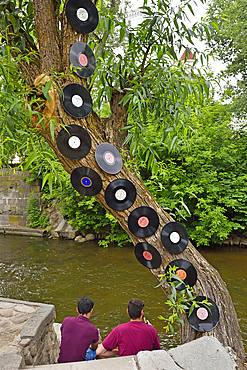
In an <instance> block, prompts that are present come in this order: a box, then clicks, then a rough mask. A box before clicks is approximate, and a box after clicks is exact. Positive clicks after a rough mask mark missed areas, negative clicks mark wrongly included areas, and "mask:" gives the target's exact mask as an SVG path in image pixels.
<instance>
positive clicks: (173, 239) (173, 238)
mask: <svg viewBox="0 0 247 370" xmlns="http://www.w3.org/2000/svg"><path fill="white" fill-rule="evenodd" d="M170 241H171V242H172V243H173V244H177V243H178V242H179V241H180V235H179V233H177V232H176V231H173V232H172V233H171V234H170Z"/></svg>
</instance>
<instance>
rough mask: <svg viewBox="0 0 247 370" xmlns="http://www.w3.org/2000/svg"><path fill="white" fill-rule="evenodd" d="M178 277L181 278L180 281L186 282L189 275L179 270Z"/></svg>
mask: <svg viewBox="0 0 247 370" xmlns="http://www.w3.org/2000/svg"><path fill="white" fill-rule="evenodd" d="M176 276H177V277H179V279H181V280H184V279H186V277H187V273H186V272H185V271H184V270H182V269H178V270H177V271H176Z"/></svg>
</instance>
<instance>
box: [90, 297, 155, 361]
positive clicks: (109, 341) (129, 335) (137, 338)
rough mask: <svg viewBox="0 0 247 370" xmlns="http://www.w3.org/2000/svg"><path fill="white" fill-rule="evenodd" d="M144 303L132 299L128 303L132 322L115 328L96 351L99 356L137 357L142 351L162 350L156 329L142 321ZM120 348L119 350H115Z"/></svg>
mask: <svg viewBox="0 0 247 370" xmlns="http://www.w3.org/2000/svg"><path fill="white" fill-rule="evenodd" d="M143 307H144V303H143V302H142V301H140V299H131V300H130V301H129V303H128V310H127V312H128V314H129V316H130V321H129V322H127V323H125V324H120V325H118V326H117V327H116V328H114V329H113V330H112V331H111V332H110V334H109V335H108V336H107V337H106V339H104V340H103V342H102V343H101V344H100V345H99V347H98V348H97V350H96V354H97V355H98V356H103V357H110V356H114V355H116V354H117V353H118V356H129V355H136V354H137V353H138V352H140V351H152V350H155V349H160V343H159V338H158V334H157V331H156V329H155V328H154V327H153V326H152V325H151V324H149V325H147V324H145V323H144V322H143V321H142V318H143ZM116 347H118V350H116V349H115V348H116Z"/></svg>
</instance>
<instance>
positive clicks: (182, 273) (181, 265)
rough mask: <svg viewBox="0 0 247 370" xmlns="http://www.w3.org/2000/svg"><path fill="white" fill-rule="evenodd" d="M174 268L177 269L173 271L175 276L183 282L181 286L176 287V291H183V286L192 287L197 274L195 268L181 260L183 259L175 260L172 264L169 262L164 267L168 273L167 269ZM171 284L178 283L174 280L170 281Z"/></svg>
mask: <svg viewBox="0 0 247 370" xmlns="http://www.w3.org/2000/svg"><path fill="white" fill-rule="evenodd" d="M170 266H171V267H173V266H176V267H178V269H177V270H176V271H175V275H177V276H178V277H179V278H180V279H181V280H183V282H184V283H183V284H181V285H179V286H178V287H177V289H178V290H183V289H185V285H189V286H191V287H192V286H193V285H195V283H196V280H197V272H196V269H195V267H194V266H193V265H192V263H190V262H189V261H186V260H183V259H177V260H174V261H172V262H170V263H169V264H168V265H167V266H166V272H168V271H169V267H170ZM172 282H174V283H175V285H177V284H178V283H180V282H179V281H178V280H176V279H172Z"/></svg>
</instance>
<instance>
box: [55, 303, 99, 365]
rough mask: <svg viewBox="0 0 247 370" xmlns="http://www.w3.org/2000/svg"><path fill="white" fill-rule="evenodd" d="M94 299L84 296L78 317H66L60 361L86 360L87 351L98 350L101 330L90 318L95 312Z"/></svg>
mask: <svg viewBox="0 0 247 370" xmlns="http://www.w3.org/2000/svg"><path fill="white" fill-rule="evenodd" d="M93 306H94V301H93V300H92V299H90V298H87V297H85V296H83V297H82V298H80V299H79V301H78V306H77V312H78V313H79V315H78V316H77V317H65V319H64V321H63V323H62V326H61V332H62V338H61V347H60V354H59V358H58V362H77V361H85V359H86V351H87V349H88V348H89V346H90V348H91V349H92V350H94V351H95V350H96V348H97V347H98V343H99V331H98V329H97V328H96V326H94V325H92V324H91V323H90V321H89V318H90V316H91V314H92V312H93Z"/></svg>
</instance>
